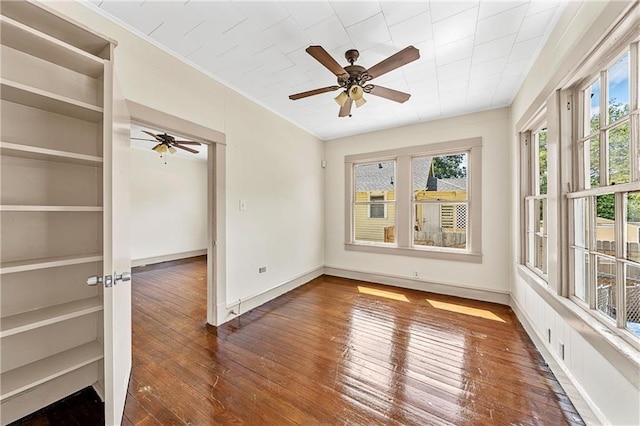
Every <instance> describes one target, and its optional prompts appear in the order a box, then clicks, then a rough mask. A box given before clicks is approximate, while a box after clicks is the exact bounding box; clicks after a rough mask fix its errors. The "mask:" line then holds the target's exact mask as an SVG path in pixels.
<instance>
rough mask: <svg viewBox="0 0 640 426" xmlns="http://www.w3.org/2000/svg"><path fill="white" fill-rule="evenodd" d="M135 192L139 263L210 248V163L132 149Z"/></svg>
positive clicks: (134, 239) (134, 255)
mask: <svg viewBox="0 0 640 426" xmlns="http://www.w3.org/2000/svg"><path fill="white" fill-rule="evenodd" d="M130 191H131V222H130V226H131V259H132V260H133V261H134V264H135V263H139V262H135V261H143V263H149V262H144V261H145V260H148V261H156V260H160V259H153V258H161V259H166V258H179V255H181V254H188V253H190V252H195V251H201V250H206V249H207V162H206V161H202V160H195V159H187V158H182V157H178V156H176V155H173V156H172V155H170V156H169V158H168V159H167V164H164V159H163V158H160V156H159V155H158V153H156V152H154V151H152V150H151V149H136V148H132V149H131V187H130ZM176 256H178V257H176Z"/></svg>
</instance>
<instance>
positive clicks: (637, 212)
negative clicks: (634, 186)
mask: <svg viewBox="0 0 640 426" xmlns="http://www.w3.org/2000/svg"><path fill="white" fill-rule="evenodd" d="M627 222H640V192H630V193H629V195H628V196H627Z"/></svg>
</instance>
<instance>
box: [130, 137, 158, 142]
mask: <svg viewBox="0 0 640 426" xmlns="http://www.w3.org/2000/svg"><path fill="white" fill-rule="evenodd" d="M131 139H135V140H137V141H149V142H158V141H157V140H155V139H142V138H131Z"/></svg>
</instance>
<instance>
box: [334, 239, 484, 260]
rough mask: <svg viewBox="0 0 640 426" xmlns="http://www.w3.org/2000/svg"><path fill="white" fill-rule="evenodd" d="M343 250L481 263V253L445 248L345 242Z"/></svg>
mask: <svg viewBox="0 0 640 426" xmlns="http://www.w3.org/2000/svg"><path fill="white" fill-rule="evenodd" d="M344 248H345V250H348V251H359V252H363V253H379V254H391V255H396V256H409V257H422V258H425V259H436V260H452V261H456V262H469V263H482V253H471V252H464V251H458V250H456V251H453V250H447V249H414V248H408V247H407V248H405V247H397V246H394V245H377V244H362V243H345V244H344Z"/></svg>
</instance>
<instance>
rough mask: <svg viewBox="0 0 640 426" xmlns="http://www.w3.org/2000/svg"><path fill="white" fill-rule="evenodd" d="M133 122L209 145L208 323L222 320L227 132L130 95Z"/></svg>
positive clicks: (217, 323) (224, 268)
mask: <svg viewBox="0 0 640 426" xmlns="http://www.w3.org/2000/svg"><path fill="white" fill-rule="evenodd" d="M127 107H128V108H129V115H130V117H131V122H132V123H135V124H138V125H143V126H149V127H152V128H156V129H160V130H164V131H166V132H168V133H172V134H177V135H180V136H182V137H185V138H189V139H192V140H195V141H198V142H201V143H203V144H205V145H207V151H208V152H207V234H208V238H207V241H208V244H207V323H209V324H211V325H214V326H217V325H219V324H220V322H219V321H218V317H220V316H221V315H220V314H221V313H220V312H218V306H219V305H220V304H222V305H224V301H225V299H226V296H225V293H226V291H225V290H226V179H225V176H226V171H225V163H226V135H225V134H224V133H222V132H219V131H217V130H214V129H211V128H208V127H205V126H202V125H200V124H197V123H194V122H192V121H189V120H185V119H183V118H179V117H176V116H174V115H171V114H167V113H165V112H162V111H159V110H157V109H154V108H151V107H148V106H145V105H142V104H139V103H137V102H133V101H131V100H128V99H127Z"/></svg>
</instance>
